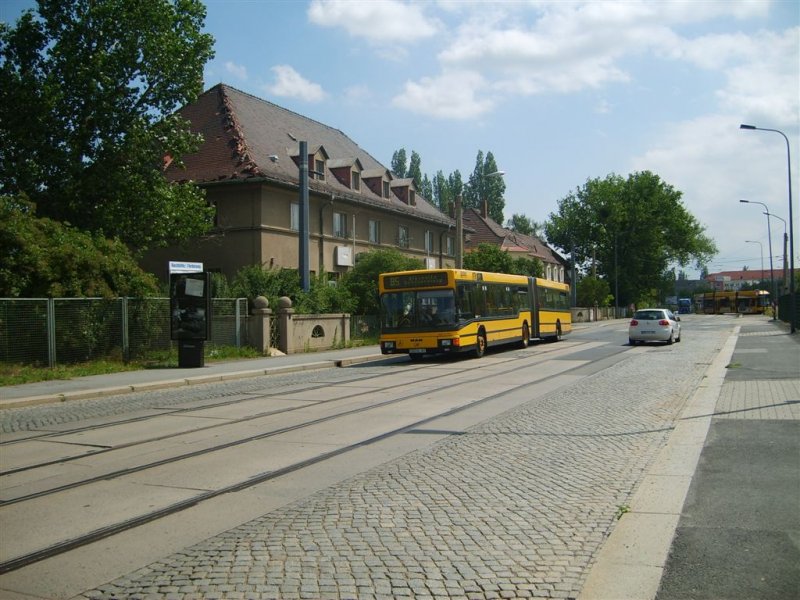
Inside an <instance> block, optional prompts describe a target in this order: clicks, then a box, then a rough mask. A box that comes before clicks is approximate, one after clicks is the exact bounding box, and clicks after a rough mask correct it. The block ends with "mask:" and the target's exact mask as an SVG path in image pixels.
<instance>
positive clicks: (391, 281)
mask: <svg viewBox="0 0 800 600" xmlns="http://www.w3.org/2000/svg"><path fill="white" fill-rule="evenodd" d="M446 286H447V273H446V272H444V271H432V272H430V273H409V274H407V275H392V276H391V277H386V278H384V280H383V287H384V288H385V289H387V290H400V289H405V288H420V287H421V288H426V287H446Z"/></svg>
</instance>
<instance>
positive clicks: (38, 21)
mask: <svg viewBox="0 0 800 600" xmlns="http://www.w3.org/2000/svg"><path fill="white" fill-rule="evenodd" d="M204 20H205V7H204V5H203V3H202V2H201V1H200V0H173V1H169V0H152V1H148V2H130V1H129V0H39V2H38V10H37V12H35V13H34V12H32V11H28V12H26V13H24V14H23V16H22V17H20V19H19V20H18V21H17V23H16V26H15V27H10V26H9V25H7V24H5V23H0V193H2V194H7V195H16V194H23V193H24V194H26V195H27V196H28V197H29V198H30V199H31V200H32V201H33V202H34V203H35V204H36V211H37V215H38V216H40V217H49V218H52V219H55V220H58V221H63V222H69V223H70V224H71V225H73V226H75V227H78V228H79V229H82V230H87V231H94V232H102V233H103V234H105V235H106V236H108V237H112V238H113V237H119V238H120V239H121V240H123V241H124V242H126V243H127V244H129V245H131V246H133V247H137V248H139V249H145V248H147V247H150V246H154V245H159V244H163V243H166V242H168V241H174V240H180V239H185V238H188V237H191V236H195V235H198V234H201V233H203V232H204V231H206V230H207V228H208V227H209V225H210V222H211V215H212V212H211V209H210V208H209V207H208V206H207V204H206V202H205V199H204V194H203V193H202V191H201V190H200V189H199V188H198V187H197V186H195V185H193V184H190V183H187V184H181V185H177V184H173V183H170V182H168V181H167V180H166V179H165V177H164V174H163V170H164V165H165V161H168V160H173V161H174V164H178V165H179V164H180V158H181V157H182V156H184V155H185V154H187V153H189V152H192V151H193V150H194V149H196V147H197V144H198V141H199V138H198V136H195V135H192V134H191V132H190V131H189V127H188V124H187V123H186V122H185V121H183V120H182V119H180V118H179V117H178V116H177V115H176V114H175V111H176V109H177V108H179V107H180V106H182V105H184V104H186V103H189V102H191V101H193V100H194V99H195V98H196V97H197V95H198V93H199V92H200V91H201V87H202V75H203V66H204V65H205V63H206V61H208V60H209V59H210V58H211V57H212V56H213V49H212V46H213V38H212V37H211V36H210V35H209V34H206V33H202V29H203V25H204ZM22 107H24V118H21V117H20V115H21V113H20V110H21V108H22Z"/></svg>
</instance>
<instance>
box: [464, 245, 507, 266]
mask: <svg viewBox="0 0 800 600" xmlns="http://www.w3.org/2000/svg"><path fill="white" fill-rule="evenodd" d="M464 268H465V269H470V270H472V271H488V272H490V273H513V272H514V260H513V258H512V257H511V255H510V254H509V253H508V252H506V251H505V250H502V249H501V248H500V247H499V246H495V245H494V244H478V247H477V248H476V249H475V250H472V251H471V252H467V253H466V254H465V255H464Z"/></svg>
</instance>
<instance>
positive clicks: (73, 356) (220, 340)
mask: <svg viewBox="0 0 800 600" xmlns="http://www.w3.org/2000/svg"><path fill="white" fill-rule="evenodd" d="M169 311H170V302H169V298H114V299H110V300H107V299H104V298H2V299H0V362H6V363H14V364H32V365H42V366H45V365H47V366H50V367H54V366H56V365H57V364H69V363H79V362H86V361H91V360H98V359H101V358H114V359H122V360H131V359H137V358H143V357H145V356H147V354H148V353H150V352H153V351H158V350H169V349H170V348H171V347H172V344H173V342H172V341H171V340H170V312H169ZM212 312H213V315H214V316H213V319H212V328H211V337H210V339H209V342H210V343H212V344H217V345H225V346H236V347H241V346H242V345H244V343H245V340H246V336H247V331H246V328H247V299H245V298H215V299H213V301H212Z"/></svg>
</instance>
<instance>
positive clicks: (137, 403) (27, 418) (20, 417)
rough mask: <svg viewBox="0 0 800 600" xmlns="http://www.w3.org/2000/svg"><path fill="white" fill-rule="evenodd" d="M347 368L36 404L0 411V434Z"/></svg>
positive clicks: (291, 382)
mask: <svg viewBox="0 0 800 600" xmlns="http://www.w3.org/2000/svg"><path fill="white" fill-rule="evenodd" d="M380 370H384V371H385V370H386V367H364V368H362V369H361V370H360V371H359V373H363V376H370V375H374V374H376V373H378V372H380ZM355 378H356V377H354V375H353V371H352V370H349V369H320V370H318V371H301V372H297V373H288V374H283V375H268V376H264V377H251V378H247V379H240V380H233V381H226V382H224V383H208V384H203V385H192V386H186V385H184V386H181V387H177V388H170V389H164V390H155V391H148V392H134V393H126V394H120V395H117V396H106V397H104V398H100V399H88V400H70V401H69V402H65V403H59V404H40V405H34V406H25V407H19V408H8V409H3V410H0V433H14V432H18V431H30V430H34V429H47V428H48V427H53V426H56V425H61V424H64V423H77V422H79V421H85V420H87V419H93V418H103V417H110V416H114V415H126V416H129V415H130V414H131V413H134V412H136V411H145V410H150V409H155V408H170V407H177V406H178V405H180V404H184V403H186V402H198V401H200V402H202V401H204V400H209V401H210V400H213V399H224V398H228V397H232V396H237V395H241V394H253V393H264V390H265V388H269V392H270V393H272V392H277V391H282V390H291V389H293V388H295V387H297V386H307V385H310V384H311V385H313V383H314V382H336V381H350V380H353V379H355Z"/></svg>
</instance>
